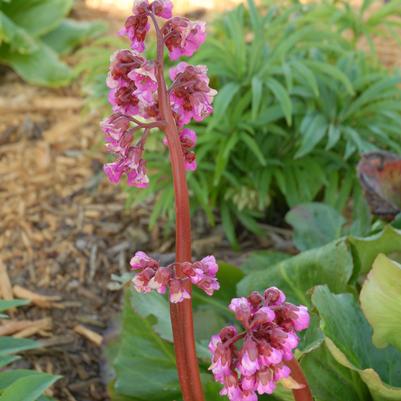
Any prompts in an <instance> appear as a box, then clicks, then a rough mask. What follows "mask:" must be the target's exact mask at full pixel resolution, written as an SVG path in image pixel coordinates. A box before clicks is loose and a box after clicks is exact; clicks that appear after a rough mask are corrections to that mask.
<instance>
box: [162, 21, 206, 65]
mask: <svg viewBox="0 0 401 401" xmlns="http://www.w3.org/2000/svg"><path fill="white" fill-rule="evenodd" d="M161 32H162V34H163V37H164V43H165V44H166V46H167V49H168V51H169V56H170V59H171V60H178V59H179V58H180V57H182V56H187V57H190V56H192V55H193V54H194V53H195V52H196V51H197V50H198V48H199V46H200V45H201V44H202V43H203V42H204V41H205V39H206V24H205V23H204V22H200V21H195V22H192V21H190V20H189V19H188V18H184V17H174V18H171V19H170V20H168V21H167V22H166V23H165V24H164V26H163V27H162V29H161Z"/></svg>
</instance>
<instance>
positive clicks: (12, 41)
mask: <svg viewBox="0 0 401 401" xmlns="http://www.w3.org/2000/svg"><path fill="white" fill-rule="evenodd" d="M3 42H4V43H7V44H8V45H9V46H10V48H11V49H12V50H15V51H17V52H19V53H31V52H33V51H34V50H35V49H36V48H37V45H36V41H35V40H34V39H33V38H31V37H30V35H29V34H28V32H26V31H25V30H24V29H23V28H21V27H19V26H18V25H16V24H15V23H14V22H13V21H12V20H11V19H10V18H8V17H7V15H5V14H4V13H3V12H2V11H0V45H1V44H2V43H3ZM0 48H1V47H0Z"/></svg>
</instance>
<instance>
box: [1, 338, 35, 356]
mask: <svg viewBox="0 0 401 401" xmlns="http://www.w3.org/2000/svg"><path fill="white" fill-rule="evenodd" d="M39 346H40V344H39V343H38V342H37V341H33V340H29V339H27V338H14V337H7V336H0V356H4V355H9V354H14V353H16V352H21V351H27V350H29V349H34V348H38V347H39Z"/></svg>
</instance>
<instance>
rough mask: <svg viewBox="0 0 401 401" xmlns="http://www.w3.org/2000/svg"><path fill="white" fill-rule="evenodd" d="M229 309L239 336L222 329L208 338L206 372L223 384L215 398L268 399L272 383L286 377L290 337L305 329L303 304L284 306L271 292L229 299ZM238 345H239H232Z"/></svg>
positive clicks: (280, 297) (295, 341)
mask: <svg viewBox="0 0 401 401" xmlns="http://www.w3.org/2000/svg"><path fill="white" fill-rule="evenodd" d="M229 308H230V309H231V310H232V311H233V312H234V313H235V317H236V318H237V319H238V320H239V321H240V322H241V324H242V326H243V327H244V329H245V331H243V332H242V333H238V332H237V330H236V329H235V328H234V327H233V326H228V327H225V328H223V329H222V330H221V331H220V333H219V334H218V335H215V336H213V337H212V339H211V341H210V343H209V350H210V352H211V354H212V365H211V366H210V369H211V370H212V372H213V375H214V378H215V379H216V381H218V382H219V383H221V384H222V385H223V389H222V391H221V393H220V394H222V395H227V397H228V398H229V399H230V401H244V400H257V394H256V393H258V394H272V393H273V392H274V390H275V388H276V383H277V382H278V381H280V380H281V379H284V378H287V377H289V376H290V374H291V370H290V369H289V368H288V366H286V365H285V364H284V362H283V361H284V360H290V359H292V358H293V350H294V349H295V348H296V347H297V346H298V342H299V339H298V336H297V334H296V332H297V331H300V330H304V329H306V328H307V327H308V326H309V313H308V311H307V308H306V307H305V306H303V305H301V306H295V305H293V304H290V303H287V302H285V295H284V293H283V292H282V291H280V290H279V289H277V288H275V287H271V288H268V289H267V290H266V291H265V292H264V295H263V296H262V295H261V294H259V293H258V292H253V293H252V294H251V295H250V296H249V297H246V298H245V297H242V298H234V299H233V300H232V301H231V303H230V305H229ZM239 340H243V342H242V345H240V346H237V344H236V343H237V342H238V341H239Z"/></svg>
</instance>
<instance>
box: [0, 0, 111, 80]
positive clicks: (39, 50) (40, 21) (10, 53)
mask: <svg viewBox="0 0 401 401" xmlns="http://www.w3.org/2000/svg"><path fill="white" fill-rule="evenodd" d="M73 2H74V1H73V0H0V64H6V65H9V66H10V67H12V68H13V69H14V70H15V71H16V72H17V73H18V74H19V75H20V76H21V77H22V78H23V79H24V80H26V81H28V82H29V83H32V84H35V85H42V86H50V87H58V86H64V85H67V84H68V83H70V82H71V80H72V79H73V78H74V73H73V71H72V70H71V69H70V68H69V67H68V65H67V64H65V63H64V62H63V61H62V60H61V59H60V57H59V55H61V54H65V53H68V52H70V51H71V50H73V49H74V48H75V47H76V46H77V45H78V44H80V43H82V42H83V41H84V40H87V39H88V38H92V37H95V36H97V35H98V34H99V33H101V32H104V30H105V25H104V24H103V23H100V22H86V21H75V20H71V19H67V18H65V17H66V16H67V15H68V13H69V12H70V10H71V8H72V6H73Z"/></svg>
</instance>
